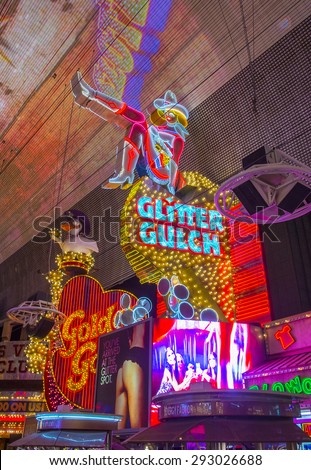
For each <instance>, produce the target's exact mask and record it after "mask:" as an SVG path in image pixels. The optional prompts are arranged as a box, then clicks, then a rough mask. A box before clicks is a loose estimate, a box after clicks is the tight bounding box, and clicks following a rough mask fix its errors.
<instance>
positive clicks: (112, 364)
mask: <svg viewBox="0 0 311 470" xmlns="http://www.w3.org/2000/svg"><path fill="white" fill-rule="evenodd" d="M150 325H151V321H150V320H145V321H140V322H139V323H136V324H134V325H132V326H129V327H126V328H122V329H120V330H117V331H115V332H113V333H110V334H105V335H103V336H101V337H100V338H99V344H98V361H97V374H96V392H95V412H96V413H115V414H119V415H122V416H123V419H122V421H121V423H120V425H119V429H125V428H142V427H145V426H148V425H149V404H150V387H149V384H150V380H151V379H150V373H151V367H150V362H151V333H150Z"/></svg>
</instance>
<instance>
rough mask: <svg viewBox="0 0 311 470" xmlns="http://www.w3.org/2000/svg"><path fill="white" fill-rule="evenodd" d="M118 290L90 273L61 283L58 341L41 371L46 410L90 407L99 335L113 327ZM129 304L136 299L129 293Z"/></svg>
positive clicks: (93, 390)
mask: <svg viewBox="0 0 311 470" xmlns="http://www.w3.org/2000/svg"><path fill="white" fill-rule="evenodd" d="M122 294H124V291H121V290H111V291H104V290H103V288H102V286H101V284H100V283H99V282H98V281H96V280H95V279H94V278H92V277H90V276H76V277H74V278H72V279H70V280H69V281H68V282H67V284H66V285H65V287H64V289H63V292H62V294H61V297H60V302H59V305H58V308H59V309H60V311H62V312H63V313H65V314H66V321H65V322H64V323H63V325H62V327H61V332H60V336H61V343H62V344H58V345H57V346H56V347H55V348H54V350H53V351H51V354H50V358H49V360H48V361H49V362H48V367H47V368H46V370H47V372H46V374H45V387H46V392H48V393H46V395H47V396H46V399H47V403H48V406H49V409H51V410H53V409H56V407H57V405H59V404H64V403H70V404H72V405H74V406H76V407H78V408H83V409H92V408H93V401H94V393H95V389H94V387H95V375H96V361H97V346H98V338H99V336H101V335H103V334H105V333H109V332H110V331H112V330H113V329H114V323H113V319H114V316H115V314H116V312H117V311H118V310H119V308H120V298H121V296H122ZM129 295H130V297H131V299H132V300H133V303H135V302H136V300H137V298H136V297H135V296H134V295H132V294H129Z"/></svg>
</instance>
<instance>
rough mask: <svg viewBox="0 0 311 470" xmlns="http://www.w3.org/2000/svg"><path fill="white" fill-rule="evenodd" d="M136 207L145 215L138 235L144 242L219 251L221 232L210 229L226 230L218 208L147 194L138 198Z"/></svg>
mask: <svg viewBox="0 0 311 470" xmlns="http://www.w3.org/2000/svg"><path fill="white" fill-rule="evenodd" d="M136 210H137V215H138V216H139V217H140V218H141V219H144V220H143V221H142V222H141V224H140V226H139V239H140V241H141V242H142V243H144V244H145V245H153V246H159V247H162V248H169V249H172V250H178V251H191V252H192V253H194V254H202V255H209V254H213V255H215V256H219V255H220V243H219V235H218V234H216V233H214V234H212V233H210V232H211V231H212V232H216V231H217V232H222V231H223V230H224V227H223V225H222V216H221V214H220V213H219V212H218V211H215V210H207V209H205V208H204V207H196V206H190V205H187V204H180V203H179V202H174V201H173V200H172V199H170V198H168V199H163V200H162V199H156V200H153V199H152V198H151V197H147V196H142V197H140V198H139V199H138V201H137V208H136ZM146 219H147V220H146Z"/></svg>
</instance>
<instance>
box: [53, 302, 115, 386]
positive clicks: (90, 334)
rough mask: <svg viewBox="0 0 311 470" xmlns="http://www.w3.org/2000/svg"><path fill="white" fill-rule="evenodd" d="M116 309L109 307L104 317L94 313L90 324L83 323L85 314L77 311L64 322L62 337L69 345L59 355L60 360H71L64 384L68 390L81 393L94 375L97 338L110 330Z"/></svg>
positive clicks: (113, 306)
mask: <svg viewBox="0 0 311 470" xmlns="http://www.w3.org/2000/svg"><path fill="white" fill-rule="evenodd" d="M116 308H117V304H115V305H112V306H111V307H109V308H108V309H107V311H108V310H109V312H108V315H107V316H105V317H103V316H100V315H99V313H94V314H93V315H91V320H90V322H83V320H84V318H85V312H83V310H77V311H76V312H74V313H72V314H71V315H70V316H69V317H68V318H67V320H66V321H65V323H64V325H63V329H62V337H63V339H64V340H65V341H68V342H69V344H68V346H67V347H66V348H64V349H61V350H60V351H59V354H60V356H61V357H62V358H71V359H72V362H71V374H70V375H69V377H68V378H67V382H66V383H67V387H68V389H69V390H71V391H73V392H79V391H81V390H82V389H83V388H84V387H85V386H86V384H87V383H88V381H89V376H90V374H96V359H97V338H98V337H99V336H100V335H102V334H104V333H107V332H108V331H109V330H110V327H109V318H110V316H111V314H112V312H113V311H115V310H116ZM109 314H110V315H109Z"/></svg>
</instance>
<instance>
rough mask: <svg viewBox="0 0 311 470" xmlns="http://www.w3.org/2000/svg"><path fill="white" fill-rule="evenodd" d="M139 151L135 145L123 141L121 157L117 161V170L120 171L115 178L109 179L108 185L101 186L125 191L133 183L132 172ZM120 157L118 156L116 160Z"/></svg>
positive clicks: (126, 140)
mask: <svg viewBox="0 0 311 470" xmlns="http://www.w3.org/2000/svg"><path fill="white" fill-rule="evenodd" d="M138 157H139V150H138V148H137V147H136V145H135V144H134V143H133V142H132V141H131V140H130V139H128V138H125V139H124V147H123V152H122V155H121V162H119V161H117V165H116V167H117V168H121V170H120V171H119V172H118V173H117V175H116V176H113V177H112V178H110V179H109V181H108V183H106V184H103V185H102V188H104V189H114V188H117V187H118V186H122V189H127V188H128V187H129V186H131V184H132V183H133V181H134V170H135V167H136V164H137V161H138ZM119 158H120V156H119V155H118V159H119Z"/></svg>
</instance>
